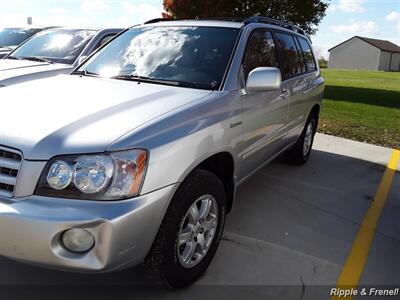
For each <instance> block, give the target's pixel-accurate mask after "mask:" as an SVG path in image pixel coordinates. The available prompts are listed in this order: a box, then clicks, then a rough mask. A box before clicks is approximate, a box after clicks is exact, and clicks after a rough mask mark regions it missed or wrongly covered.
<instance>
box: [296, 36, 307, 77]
mask: <svg viewBox="0 0 400 300" xmlns="http://www.w3.org/2000/svg"><path fill="white" fill-rule="evenodd" d="M294 41H295V42H296V48H297V55H298V64H299V65H300V67H301V72H302V73H306V72H307V68H306V64H305V60H304V55H303V51H302V50H301V47H300V44H299V41H298V39H297V38H295V39H294Z"/></svg>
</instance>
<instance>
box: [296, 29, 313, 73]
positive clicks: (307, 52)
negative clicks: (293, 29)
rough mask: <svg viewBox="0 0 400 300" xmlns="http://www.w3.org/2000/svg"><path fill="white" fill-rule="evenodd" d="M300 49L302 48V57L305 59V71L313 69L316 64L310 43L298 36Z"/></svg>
mask: <svg viewBox="0 0 400 300" xmlns="http://www.w3.org/2000/svg"><path fill="white" fill-rule="evenodd" d="M299 42H300V46H301V49H302V50H303V54H304V59H305V61H306V66H307V71H315V70H316V69H317V65H316V63H315V59H314V55H313V53H312V50H311V47H310V44H309V43H308V42H307V40H306V39H305V38H301V37H300V38H299Z"/></svg>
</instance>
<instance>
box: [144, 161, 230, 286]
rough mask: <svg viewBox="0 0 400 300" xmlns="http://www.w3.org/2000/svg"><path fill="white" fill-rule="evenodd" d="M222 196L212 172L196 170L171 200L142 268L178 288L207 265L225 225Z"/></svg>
mask: <svg viewBox="0 0 400 300" xmlns="http://www.w3.org/2000/svg"><path fill="white" fill-rule="evenodd" d="M225 213H226V195H225V190H224V186H223V184H222V182H221V181H220V180H219V179H218V177H217V176H215V175H214V174H213V173H210V172H208V171H205V170H201V169H197V170H195V171H193V172H192V173H191V174H190V175H189V176H188V178H187V179H186V180H185V181H184V182H183V183H182V184H181V186H180V187H179V188H178V190H177V192H176V193H175V195H174V197H173V198H172V200H171V203H170V205H169V207H168V210H167V212H166V214H165V217H164V220H163V222H162V224H161V226H160V229H159V232H158V234H157V237H156V239H155V241H154V243H153V246H152V249H151V250H150V253H149V254H148V256H147V258H146V261H145V265H146V266H147V269H148V270H149V271H150V275H152V277H155V279H156V280H157V281H161V283H164V284H167V285H169V286H171V287H175V288H181V287H185V286H187V285H189V284H191V283H192V282H194V281H196V280H197V279H198V278H199V277H200V276H201V275H202V274H203V273H204V272H205V271H206V269H207V267H208V266H209V264H210V263H211V261H212V259H213V257H214V255H215V253H216V251H217V248H218V246H219V242H220V240H221V237H222V233H223V228H224V224H225Z"/></svg>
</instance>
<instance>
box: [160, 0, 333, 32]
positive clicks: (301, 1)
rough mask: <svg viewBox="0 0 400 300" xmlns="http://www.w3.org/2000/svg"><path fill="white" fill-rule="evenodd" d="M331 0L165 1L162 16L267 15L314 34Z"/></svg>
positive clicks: (179, 17) (182, 17)
mask: <svg viewBox="0 0 400 300" xmlns="http://www.w3.org/2000/svg"><path fill="white" fill-rule="evenodd" d="M328 1H329V0H252V1H250V0H218V1H211V0H164V9H165V11H166V12H165V13H164V14H163V17H166V18H173V19H188V18H211V17H249V16H255V15H260V16H265V17H270V18H274V19H278V20H282V21H287V22H290V23H293V24H295V25H298V26H300V27H301V28H302V29H303V30H304V31H305V32H307V33H309V34H313V33H315V32H316V31H317V29H316V26H317V25H318V24H319V23H320V22H321V20H322V18H323V17H324V16H325V14H326V10H327V8H328V5H329V4H328Z"/></svg>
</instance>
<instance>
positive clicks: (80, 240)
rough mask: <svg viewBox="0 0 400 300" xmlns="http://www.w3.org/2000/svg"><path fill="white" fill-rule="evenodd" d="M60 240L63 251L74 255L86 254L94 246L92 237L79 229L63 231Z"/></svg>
mask: <svg viewBox="0 0 400 300" xmlns="http://www.w3.org/2000/svg"><path fill="white" fill-rule="evenodd" d="M61 240H62V244H63V246H64V248H65V249H67V250H68V251H71V252H75V253H85V252H88V251H89V250H90V249H92V248H93V246H94V237H93V235H92V234H91V233H90V232H88V231H86V230H84V229H80V228H73V229H69V230H67V231H65V232H64V233H63V235H62V237H61Z"/></svg>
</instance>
